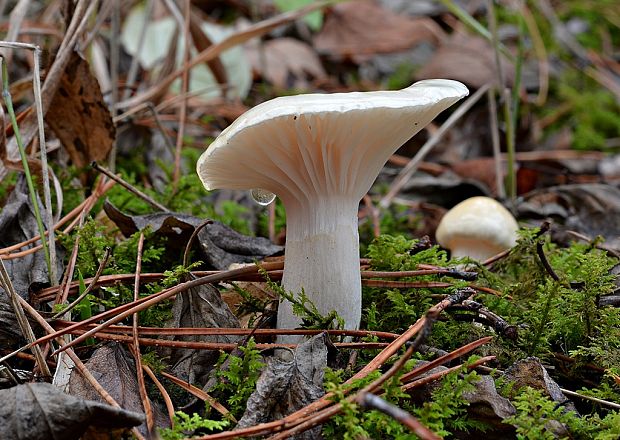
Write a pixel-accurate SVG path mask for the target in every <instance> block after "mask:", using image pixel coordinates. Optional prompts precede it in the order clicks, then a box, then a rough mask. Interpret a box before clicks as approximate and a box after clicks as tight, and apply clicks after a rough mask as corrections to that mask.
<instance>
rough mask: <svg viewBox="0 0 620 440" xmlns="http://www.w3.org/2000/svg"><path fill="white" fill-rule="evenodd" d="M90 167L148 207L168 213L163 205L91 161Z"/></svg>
mask: <svg viewBox="0 0 620 440" xmlns="http://www.w3.org/2000/svg"><path fill="white" fill-rule="evenodd" d="M91 166H92V167H93V168H94V169H95V170H97V171H99V172H100V173H102V174H104V175H106V176H107V177H109V178H110V179H112V180H114V181H115V182H117V183H119V184H120V185H121V186H122V187H123V188H125V189H126V190H127V191H129V192H131V193H132V194H135V195H137V196H138V197H140V198H141V199H142V200H144V201H145V202H146V203H148V204H149V205H151V206H152V207H154V208H155V209H158V210H160V211H163V212H170V210H169V209H168V208H166V207H165V206H164V205H162V204H161V203H159V202H157V201H155V200H153V199H152V198H151V197H149V196H148V195H146V194H145V193H143V192H142V191H140V190H139V189H137V188H136V187H134V186H133V185H131V184H130V183H128V182H126V181H125V180H123V179H122V178H121V177H119V176H117V175H116V174H113V173H111V172H110V171H109V170H107V169H105V168H104V167H102V166H101V165H99V164H98V163H97V162H95V161H93V163H91Z"/></svg>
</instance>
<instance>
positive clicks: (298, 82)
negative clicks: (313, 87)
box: [246, 37, 327, 89]
mask: <svg viewBox="0 0 620 440" xmlns="http://www.w3.org/2000/svg"><path fill="white" fill-rule="evenodd" d="M246 54H247V55H248V59H249V61H250V64H252V69H253V70H254V72H256V73H257V74H259V75H260V76H262V77H263V78H264V79H266V80H267V81H269V82H270V83H271V84H273V85H274V86H276V87H280V88H283V89H289V88H297V89H305V88H308V81H307V79H306V78H307V77H309V78H312V79H318V80H324V79H325V78H326V77H327V74H326V73H325V70H324V69H323V65H322V64H321V60H320V58H319V57H318V56H317V54H316V53H315V52H314V50H313V49H312V48H311V47H310V46H309V45H307V44H306V43H304V42H303V41H299V40H296V39H294V38H287V37H285V38H277V39H275V40H269V41H267V42H265V43H264V44H262V45H258V44H254V45H251V46H250V47H248V48H246Z"/></svg>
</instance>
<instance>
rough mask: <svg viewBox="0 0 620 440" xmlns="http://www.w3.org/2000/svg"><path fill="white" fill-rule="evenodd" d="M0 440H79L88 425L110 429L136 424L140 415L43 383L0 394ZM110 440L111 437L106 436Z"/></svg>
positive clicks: (11, 389) (21, 386)
mask: <svg viewBox="0 0 620 440" xmlns="http://www.w3.org/2000/svg"><path fill="white" fill-rule="evenodd" d="M0 399H1V400H2V405H1V406H0V437H1V438H4V439H14V440H26V439H27V440H39V439H41V440H46V439H60V438H62V439H66V440H71V439H76V440H77V439H79V438H81V437H82V434H83V433H84V432H85V431H86V430H87V429H88V428H89V427H90V426H91V425H92V426H96V427H99V428H103V429H104V430H105V431H106V432H107V433H108V435H109V434H110V431H111V430H112V429H117V428H128V427H131V426H135V425H139V424H140V423H141V421H142V416H141V414H138V413H135V412H131V411H125V410H123V409H120V408H114V407H112V406H109V405H105V404H102V403H99V402H93V401H89V400H83V399H78V398H76V397H74V396H71V395H69V394H65V393H63V392H62V391H60V390H59V389H58V388H56V387H55V386H53V385H50V384H47V383H33V384H23V385H18V386H16V387H13V388H10V389H8V390H2V391H0ZM106 438H111V437H106Z"/></svg>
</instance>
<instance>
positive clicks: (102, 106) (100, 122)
mask: <svg viewBox="0 0 620 440" xmlns="http://www.w3.org/2000/svg"><path fill="white" fill-rule="evenodd" d="M45 120H46V121H47V123H48V124H49V125H50V127H51V128H52V130H54V133H56V136H58V138H59V139H60V142H61V143H62V145H63V146H64V147H65V148H66V149H67V151H68V152H69V156H71V160H72V161H73V164H74V165H75V166H76V167H78V168H82V167H84V166H86V165H88V164H89V163H91V162H92V161H94V160H96V161H101V160H104V159H105V158H106V157H107V156H108V153H109V152H110V150H111V149H112V145H113V143H114V138H115V136H116V128H115V127H114V122H112V115H111V114H110V110H109V109H108V107H107V105H106V103H105V101H104V100H103V95H102V93H101V88H100V87H99V83H98V82H97V79H96V78H95V76H94V75H93V74H92V72H91V71H90V66H89V65H88V62H87V61H86V60H85V59H84V58H82V57H81V56H80V55H79V54H78V53H77V52H73V53H72V54H71V59H70V61H69V64H68V65H67V68H66V69H65V71H64V73H63V76H62V79H61V81H60V86H59V87H58V90H57V91H56V94H55V95H54V99H53V100H52V105H51V107H50V111H48V112H47V114H46V115H45Z"/></svg>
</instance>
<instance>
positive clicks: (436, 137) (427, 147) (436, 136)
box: [379, 84, 490, 208]
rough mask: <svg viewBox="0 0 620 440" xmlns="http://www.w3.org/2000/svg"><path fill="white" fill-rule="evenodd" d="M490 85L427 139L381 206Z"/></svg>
mask: <svg viewBox="0 0 620 440" xmlns="http://www.w3.org/2000/svg"><path fill="white" fill-rule="evenodd" d="M489 87H490V86H489V85H488V84H485V85H484V86H482V87H481V88H479V89H478V90H476V93H474V94H473V95H471V96H470V97H469V99H467V100H466V101H465V102H464V103H462V104H461V105H460V106H459V108H457V109H456V111H454V112H453V113H452V114H451V115H450V117H449V118H448V119H447V120H446V122H444V123H443V124H442V125H441V127H439V129H438V130H437V131H436V132H435V133H433V135H432V136H431V137H430V138H429V139H428V140H427V141H426V143H425V144H424V145H422V148H420V150H419V151H418V152H417V153H416V154H415V156H413V158H412V159H411V160H410V161H409V163H408V164H407V165H406V166H405V167H404V168H403V169H402V170H400V173H398V176H397V177H396V178H395V179H394V181H393V182H392V185H391V187H390V190H389V191H388V193H387V194H386V195H385V196H384V197H383V198H382V199H381V201H380V202H379V206H380V207H382V208H387V207H388V206H389V205H390V203H391V202H392V199H393V198H394V197H395V196H396V194H398V192H399V191H400V190H401V189H402V188H403V186H405V184H406V183H407V181H408V180H409V179H410V178H411V176H412V175H413V173H415V171H416V169H417V167H418V165H419V164H420V162H421V161H422V160H423V159H424V158H425V157H426V155H427V154H428V153H429V152H430V151H431V150H432V149H433V148H434V147H435V145H437V143H438V142H439V141H440V140H441V138H442V137H443V135H444V134H445V133H446V132H447V131H448V130H449V129H450V128H452V126H453V125H454V124H455V123H456V122H457V121H458V120H459V119H460V118H461V117H462V116H463V115H464V114H465V113H467V112H468V111H469V109H470V108H472V107H473V105H474V104H475V103H476V102H478V100H479V99H480V98H481V97H482V96H483V95H484V94H485V93H486V91H487V90H488V88H489Z"/></svg>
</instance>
